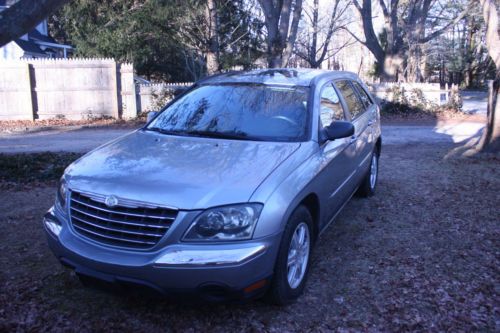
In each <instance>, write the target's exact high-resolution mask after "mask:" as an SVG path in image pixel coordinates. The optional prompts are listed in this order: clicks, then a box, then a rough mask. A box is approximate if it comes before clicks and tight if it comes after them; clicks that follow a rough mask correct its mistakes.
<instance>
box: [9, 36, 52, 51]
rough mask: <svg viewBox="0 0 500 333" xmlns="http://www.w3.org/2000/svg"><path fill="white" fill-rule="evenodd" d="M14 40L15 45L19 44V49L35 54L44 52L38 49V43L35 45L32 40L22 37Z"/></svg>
mask: <svg viewBox="0 0 500 333" xmlns="http://www.w3.org/2000/svg"><path fill="white" fill-rule="evenodd" d="M14 42H15V43H16V44H17V45H19V47H20V48H21V49H23V51H24V52H29V53H36V54H45V52H43V51H42V49H40V48H39V47H38V45H36V44H35V43H34V42H32V41H29V40H24V39H20V38H19V39H16V40H15V41H14Z"/></svg>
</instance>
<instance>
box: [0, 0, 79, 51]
mask: <svg viewBox="0 0 500 333" xmlns="http://www.w3.org/2000/svg"><path fill="white" fill-rule="evenodd" d="M13 2H15V1H12V0H0V11H2V10H4V9H6V8H8V7H9V6H10V5H11V4H12V3H13ZM72 49H73V48H72V47H71V46H69V45H64V44H59V43H58V42H57V41H55V40H54V39H53V38H52V37H50V36H49V32H48V28H47V20H46V19H45V20H43V21H42V22H41V23H40V24H38V25H37V26H36V28H35V29H33V31H31V32H29V33H27V34H26V35H24V36H21V37H20V38H18V39H16V40H13V41H12V42H10V43H8V44H6V45H4V46H3V47H0V59H3V60H12V59H21V58H67V56H68V54H69V53H71V52H72Z"/></svg>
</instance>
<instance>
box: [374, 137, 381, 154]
mask: <svg viewBox="0 0 500 333" xmlns="http://www.w3.org/2000/svg"><path fill="white" fill-rule="evenodd" d="M375 147H377V153H378V154H379V156H380V152H381V151H382V137H379V138H378V139H377V142H376V143H375Z"/></svg>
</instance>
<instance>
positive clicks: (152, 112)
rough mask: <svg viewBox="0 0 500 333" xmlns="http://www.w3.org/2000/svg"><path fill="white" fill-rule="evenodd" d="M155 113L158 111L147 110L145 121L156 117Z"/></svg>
mask: <svg viewBox="0 0 500 333" xmlns="http://www.w3.org/2000/svg"><path fill="white" fill-rule="evenodd" d="M157 114H158V112H156V111H150V112H148V117H147V122H148V123H149V122H150V121H151V120H153V118H154V117H156V115H157Z"/></svg>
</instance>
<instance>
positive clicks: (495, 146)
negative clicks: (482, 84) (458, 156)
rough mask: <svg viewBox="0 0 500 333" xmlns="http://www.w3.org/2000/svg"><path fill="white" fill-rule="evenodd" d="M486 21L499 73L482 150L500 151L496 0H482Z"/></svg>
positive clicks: (488, 43)
mask: <svg viewBox="0 0 500 333" xmlns="http://www.w3.org/2000/svg"><path fill="white" fill-rule="evenodd" d="M480 3H481V6H482V9H483V17H484V22H485V23H486V47H487V48H488V53H489V54H490V56H491V58H492V59H493V61H494V62H495V66H496V68H497V73H496V76H495V80H493V82H490V85H489V93H488V111H487V112H488V123H487V125H486V128H485V130H484V132H483V136H482V138H481V142H480V149H481V150H482V151H493V152H498V151H500V140H499V136H500V119H499V115H500V111H499V108H500V107H499V101H498V97H499V88H500V36H499V32H498V30H499V28H500V24H499V17H498V14H499V11H500V8H499V6H498V2H497V3H495V1H494V0H480Z"/></svg>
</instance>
